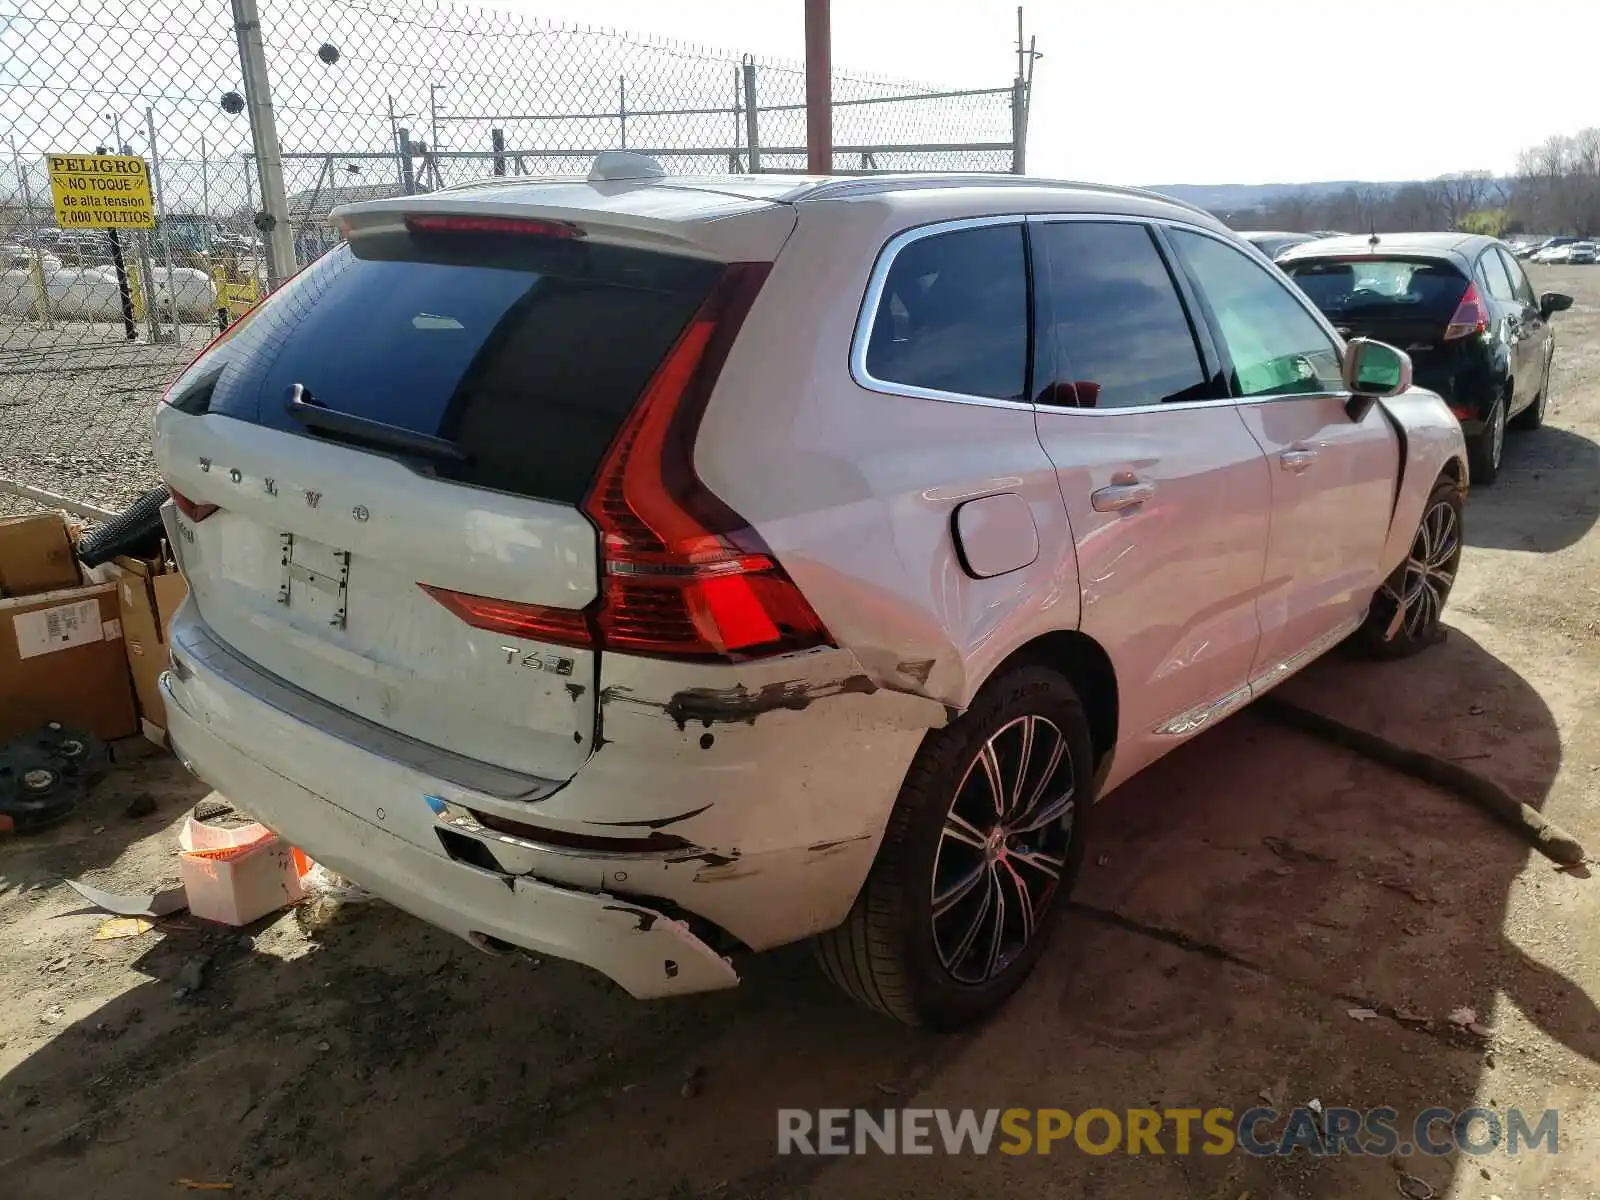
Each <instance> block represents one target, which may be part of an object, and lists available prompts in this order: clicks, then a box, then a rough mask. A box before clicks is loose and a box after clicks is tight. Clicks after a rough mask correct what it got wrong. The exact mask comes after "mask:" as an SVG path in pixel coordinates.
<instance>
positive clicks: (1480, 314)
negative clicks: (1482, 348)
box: [1444, 283, 1489, 342]
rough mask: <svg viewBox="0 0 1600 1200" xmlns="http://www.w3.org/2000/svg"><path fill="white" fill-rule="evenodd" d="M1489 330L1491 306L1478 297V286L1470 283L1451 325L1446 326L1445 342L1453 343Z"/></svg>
mask: <svg viewBox="0 0 1600 1200" xmlns="http://www.w3.org/2000/svg"><path fill="white" fill-rule="evenodd" d="M1488 329H1489V306H1488V305H1487V304H1485V303H1484V302H1483V297H1481V296H1480V295H1478V285H1477V284H1475V283H1468V284H1467V290H1466V291H1465V292H1463V293H1462V294H1461V303H1460V304H1458V305H1456V311H1455V315H1454V316H1452V317H1451V318H1450V324H1449V325H1447V326H1445V331H1444V340H1445V341H1447V342H1451V341H1455V340H1456V339H1457V338H1464V337H1471V336H1472V335H1473V334H1475V333H1485V332H1487V331H1488Z"/></svg>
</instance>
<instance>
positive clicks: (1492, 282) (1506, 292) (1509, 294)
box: [1478, 246, 1516, 300]
mask: <svg viewBox="0 0 1600 1200" xmlns="http://www.w3.org/2000/svg"><path fill="white" fill-rule="evenodd" d="M1478 267H1479V269H1480V270H1481V271H1482V272H1483V282H1484V284H1485V285H1486V286H1487V287H1488V289H1489V295H1491V296H1493V297H1494V298H1495V299H1496V300H1511V299H1513V298H1514V297H1515V295H1516V292H1515V289H1514V288H1513V287H1512V284H1511V276H1510V275H1509V274H1507V273H1506V266H1505V264H1504V263H1503V262H1501V261H1500V255H1499V254H1498V253H1496V251H1495V248H1494V247H1493V246H1490V247H1489V248H1488V249H1487V250H1485V251H1484V252H1483V257H1482V258H1480V259H1479V260H1478Z"/></svg>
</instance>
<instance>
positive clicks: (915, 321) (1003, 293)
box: [866, 225, 1028, 400]
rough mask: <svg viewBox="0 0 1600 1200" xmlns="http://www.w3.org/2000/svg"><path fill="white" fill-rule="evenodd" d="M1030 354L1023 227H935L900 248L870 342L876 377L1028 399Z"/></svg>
mask: <svg viewBox="0 0 1600 1200" xmlns="http://www.w3.org/2000/svg"><path fill="white" fill-rule="evenodd" d="M1027 358H1028V277H1027V268H1026V266H1025V265H1024V260H1023V250H1022V226H1020V225H984V226H980V227H978V228H976V229H958V230H952V231H951V232H949V233H936V234H931V235H929V236H928V237H925V238H920V239H918V240H917V241H914V242H911V243H910V244H909V245H907V246H905V247H904V248H902V249H901V250H900V252H899V253H898V254H896V255H895V257H894V261H893V262H892V263H891V264H890V267H889V274H888V276H887V277H886V278H885V280H884V285H883V292H882V294H881V296H880V297H879V300H878V308H877V311H876V313H875V314H874V316H873V320H872V334H871V338H870V340H869V341H868V343H867V354H866V366H867V374H868V375H870V376H872V378H873V379H876V380H879V381H881V382H883V383H897V384H903V385H906V386H909V387H918V388H929V389H932V390H933V391H938V392H952V393H955V394H956V395H960V396H981V397H986V398H989V399H993V400H1022V399H1025V398H1026V390H1027V373H1028V372H1027Z"/></svg>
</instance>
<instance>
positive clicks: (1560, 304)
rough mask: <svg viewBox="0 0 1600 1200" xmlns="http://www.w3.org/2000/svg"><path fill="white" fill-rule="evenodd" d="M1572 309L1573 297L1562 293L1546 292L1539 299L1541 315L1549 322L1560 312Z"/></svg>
mask: <svg viewBox="0 0 1600 1200" xmlns="http://www.w3.org/2000/svg"><path fill="white" fill-rule="evenodd" d="M1571 307H1572V297H1571V296H1568V295H1566V294H1564V293H1562V292H1546V293H1545V294H1544V295H1542V296H1540V297H1539V315H1540V316H1542V317H1543V318H1544V319H1545V320H1547V321H1548V320H1549V319H1550V318H1551V316H1552V315H1554V314H1555V313H1558V312H1566V311H1567V309H1569V308H1571Z"/></svg>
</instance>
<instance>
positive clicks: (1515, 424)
mask: <svg viewBox="0 0 1600 1200" xmlns="http://www.w3.org/2000/svg"><path fill="white" fill-rule="evenodd" d="M1555 359H1556V355H1555V351H1554V350H1552V351H1551V352H1550V353H1549V354H1547V355H1546V356H1545V360H1544V382H1543V383H1541V384H1540V385H1539V394H1538V395H1537V396H1535V397H1534V398H1533V403H1532V404H1530V405H1528V407H1527V408H1525V409H1523V410H1522V411H1521V412H1519V413H1518V414H1517V415H1516V416H1514V417H1512V418H1511V428H1512V429H1515V430H1517V431H1518V432H1528V431H1529V430H1534V429H1538V428H1539V427H1540V426H1541V425H1543V424H1544V411H1545V408H1546V406H1547V405H1548V403H1549V400H1550V369H1551V368H1552V367H1554V366H1555Z"/></svg>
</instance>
